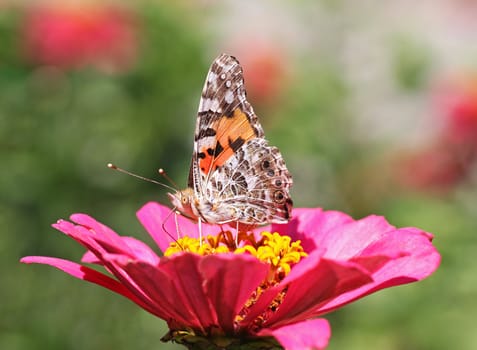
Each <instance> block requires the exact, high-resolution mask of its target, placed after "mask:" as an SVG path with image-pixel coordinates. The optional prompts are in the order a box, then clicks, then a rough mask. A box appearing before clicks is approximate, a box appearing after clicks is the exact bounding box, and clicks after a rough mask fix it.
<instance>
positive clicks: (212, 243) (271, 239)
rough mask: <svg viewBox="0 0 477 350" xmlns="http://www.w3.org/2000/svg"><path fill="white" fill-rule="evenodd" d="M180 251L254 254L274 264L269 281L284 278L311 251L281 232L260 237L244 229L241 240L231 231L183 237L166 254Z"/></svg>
mask: <svg viewBox="0 0 477 350" xmlns="http://www.w3.org/2000/svg"><path fill="white" fill-rule="evenodd" d="M179 252H190V253H195V254H200V255H210V254H220V253H230V252H233V253H235V254H251V255H253V256H255V257H256V258H257V259H258V260H260V261H263V262H265V263H267V264H269V265H270V274H269V276H268V279H267V280H268V281H269V282H272V281H274V282H279V281H281V280H282V279H283V278H284V277H285V276H286V275H288V273H289V272H290V270H291V267H292V266H293V265H294V264H296V263H298V262H299V261H300V259H301V258H303V257H305V256H306V255H307V254H306V253H305V251H304V250H303V247H302V246H301V241H299V240H298V241H295V242H292V241H291V238H290V236H286V235H280V234H279V233H277V232H274V233H270V232H262V233H261V239H260V240H258V241H257V240H256V239H255V236H254V235H253V234H252V233H244V232H240V233H239V234H238V237H237V240H236V239H235V238H234V237H233V236H232V234H231V232H230V231H226V232H221V233H220V234H218V235H217V236H212V235H208V236H207V237H206V238H203V239H202V243H201V242H200V240H199V239H198V238H191V237H182V238H179V239H178V240H177V241H175V242H172V243H171V244H170V245H169V248H167V250H166V251H165V252H164V256H172V255H174V254H176V253H179Z"/></svg>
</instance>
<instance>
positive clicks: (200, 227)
mask: <svg viewBox="0 0 477 350" xmlns="http://www.w3.org/2000/svg"><path fill="white" fill-rule="evenodd" d="M198 226H199V245H200V247H202V218H201V217H199V220H198Z"/></svg>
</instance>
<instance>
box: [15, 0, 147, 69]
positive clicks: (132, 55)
mask: <svg viewBox="0 0 477 350" xmlns="http://www.w3.org/2000/svg"><path fill="white" fill-rule="evenodd" d="M137 30H138V26H137V21H136V18H135V16H134V14H133V13H132V12H130V11H128V10H126V9H125V8H120V7H118V6H113V5H99V4H96V5H93V4H85V5H76V6H73V5H60V4H57V3H55V5H53V4H51V5H44V6H33V7H32V8H30V9H29V10H28V11H27V12H26V15H25V18H24V22H23V28H22V32H21V36H22V41H23V44H22V45H23V50H24V53H25V55H26V56H27V59H28V60H29V61H30V62H32V63H36V64H41V65H55V66H59V67H62V68H78V67H83V66H93V67H95V68H96V69H99V70H101V71H104V72H108V73H110V72H117V71H123V70H127V69H128V68H130V67H131V66H132V65H133V64H134V62H135V60H136V56H137V50H138V37H137Z"/></svg>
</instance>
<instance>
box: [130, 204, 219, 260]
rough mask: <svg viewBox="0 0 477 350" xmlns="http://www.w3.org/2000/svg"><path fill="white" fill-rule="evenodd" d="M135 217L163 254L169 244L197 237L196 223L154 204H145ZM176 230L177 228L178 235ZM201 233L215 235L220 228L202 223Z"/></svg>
mask: <svg viewBox="0 0 477 350" xmlns="http://www.w3.org/2000/svg"><path fill="white" fill-rule="evenodd" d="M136 215H137V217H138V219H139V221H140V222H141V224H142V225H143V226H144V228H145V229H146V231H147V232H148V233H149V234H150V235H151V237H152V238H153V239H154V241H155V242H156V243H157V245H158V246H159V248H160V249H161V250H162V251H163V252H164V251H165V250H166V249H167V248H168V247H169V244H170V243H171V242H174V241H176V240H177V239H178V238H180V237H182V236H189V237H196V238H197V237H199V229H198V225H197V224H196V223H194V222H192V221H191V220H189V219H187V218H184V217H183V216H181V215H177V214H174V213H173V212H172V209H170V208H168V207H165V206H162V205H160V204H158V203H156V202H149V203H146V204H145V205H144V206H143V207H142V208H141V209H139V211H138V212H137V214H136ZM176 220H177V226H176ZM177 228H179V234H178V233H177ZM202 232H203V235H204V236H207V235H208V234H213V235H215V234H217V233H219V232H220V226H219V225H208V224H204V223H202Z"/></svg>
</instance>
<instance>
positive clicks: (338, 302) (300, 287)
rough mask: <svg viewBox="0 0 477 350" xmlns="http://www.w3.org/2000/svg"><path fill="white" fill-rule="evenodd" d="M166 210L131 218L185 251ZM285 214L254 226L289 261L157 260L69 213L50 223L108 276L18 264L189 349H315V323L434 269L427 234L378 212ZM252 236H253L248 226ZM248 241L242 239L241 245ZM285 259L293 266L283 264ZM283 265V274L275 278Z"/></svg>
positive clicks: (57, 262) (227, 257) (318, 345)
mask: <svg viewBox="0 0 477 350" xmlns="http://www.w3.org/2000/svg"><path fill="white" fill-rule="evenodd" d="M169 213H170V209H169V208H166V207H163V206H161V205H158V204H157V203H148V204H146V205H145V206H144V207H143V208H141V209H140V210H139V212H138V218H139V220H140V221H141V223H142V224H143V225H144V227H145V228H146V230H147V231H148V232H149V233H150V234H151V236H152V238H153V239H154V240H155V242H156V243H157V244H158V246H159V248H160V249H161V250H162V251H163V252H164V251H169V250H168V248H169V249H171V247H172V246H174V245H175V247H176V248H177V247H178V243H180V244H182V246H181V248H183V249H185V244H186V243H185V242H186V239H185V238H184V239H179V240H177V241H175V240H174V239H173V238H171V236H170V234H171V233H175V232H176V224H175V222H174V218H171V217H169V218H168V219H166V218H167V216H168V214H169ZM293 214H294V217H293V219H292V220H291V221H290V222H289V223H288V224H285V225H271V226H270V227H265V228H261V229H260V231H269V232H278V233H280V234H281V235H282V236H280V235H278V234H275V235H274V234H270V233H266V234H264V235H267V237H269V238H270V239H271V237H272V236H273V237H278V239H280V238H281V237H290V238H291V241H292V242H295V243H290V245H289V250H288V252H289V253H290V255H287V256H286V258H284V256H285V254H283V255H281V258H282V261H281V263H284V264H283V265H281V263H280V262H279V263H278V264H276V265H274V263H271V262H270V263H265V262H264V260H263V259H261V258H260V259H259V258H257V257H258V256H260V254H258V255H255V254H253V252H254V248H252V247H251V246H247V247H246V248H244V246H242V247H241V248H239V249H237V250H240V249H243V250H246V252H244V253H242V254H237V253H231V252H229V253H215V254H209V255H200V254H195V253H190V252H179V253H173V254H170V255H169V256H167V257H166V256H164V257H159V256H158V255H157V254H156V253H155V252H154V251H153V250H152V249H151V248H149V247H148V246H146V245H145V244H144V243H142V242H140V241H138V240H136V239H134V238H131V237H124V236H119V235H118V234H116V233H115V232H113V231H112V230H111V229H110V228H108V227H106V226H104V225H103V224H101V223H99V222H97V221H95V220H94V219H93V218H91V217H89V216H87V215H84V214H74V215H72V216H71V221H73V222H74V223H71V222H68V221H64V220H60V221H58V222H57V223H56V224H54V225H53V227H55V228H56V229H58V230H60V231H61V232H63V233H65V234H66V235H68V236H70V237H72V238H73V239H75V240H76V241H78V242H79V243H81V244H82V245H84V246H85V247H86V248H87V249H88V251H87V252H86V254H85V255H84V256H83V259H82V262H83V263H95V264H99V265H102V266H103V267H104V268H105V269H106V271H107V272H108V274H103V273H100V272H98V271H96V270H93V269H91V268H89V267H87V266H84V265H80V264H77V263H74V262H71V261H68V260H63V259H59V258H52V257H40V256H30V257H24V258H23V259H22V260H21V261H22V262H24V263H40V264H47V265H52V266H54V267H57V268H59V269H61V270H63V271H65V272H66V273H68V274H70V275H72V276H74V277H77V278H80V279H83V280H86V281H89V282H93V283H96V284H99V285H101V286H103V287H105V288H108V289H110V290H112V291H114V292H116V293H119V294H121V295H123V296H125V297H127V298H129V299H131V300H132V301H133V302H135V303H136V304H138V305H139V306H140V307H142V308H143V309H145V310H147V311H149V312H150V313H152V314H154V315H156V316H157V317H160V318H162V319H164V320H166V321H167V323H168V325H169V328H170V332H169V333H168V335H166V336H165V337H164V340H171V339H172V340H175V341H177V342H180V343H183V344H185V345H187V346H189V347H190V348H198V349H201V347H192V345H191V343H190V342H189V341H190V340H191V339H192V338H191V337H193V339H194V341H195V342H197V341H198V339H202V341H204V342H205V343H204V344H208V343H207V342H209V343H215V342H217V341H220V342H222V343H221V344H226V345H225V346H224V345H223V346H224V348H227V345H230V344H237V342H239V343H240V344H242V343H244V342H247V341H249V342H250V341H252V342H258V341H261V342H263V343H264V344H268V345H270V344H272V345H273V343H274V342H275V341H278V342H279V343H280V344H281V346H283V347H284V348H286V349H289V350H290V349H291V350H295V349H296V350H298V349H311V348H313V349H323V348H325V347H326V346H327V344H328V339H329V337H330V327H329V325H328V322H327V321H326V320H325V319H322V318H316V317H319V316H322V315H324V314H326V313H328V312H331V311H333V310H335V309H337V308H340V307H342V306H343V305H345V304H348V303H350V302H352V301H353V300H356V299H359V298H361V297H363V296H365V295H367V294H370V293H373V292H375V291H378V290H380V289H383V288H387V287H392V286H396V285H400V284H405V283H410V282H415V281H418V280H421V279H423V278H425V277H427V276H429V275H430V274H431V273H432V272H433V271H434V270H435V269H436V268H437V267H438V265H439V262H440V256H439V253H438V252H437V251H436V249H435V248H434V247H433V246H432V244H431V239H432V235H431V234H429V233H427V232H423V231H421V230H419V229H417V228H395V227H393V226H391V225H390V224H389V223H388V222H387V221H386V220H385V219H384V218H383V217H379V216H369V217H366V218H364V219H361V220H353V219H352V218H351V217H349V216H348V215H346V214H343V213H341V212H337V211H323V210H321V209H305V208H302V209H295V210H294V212H293ZM177 220H178V227H179V229H180V232H181V233H187V234H188V235H189V236H191V237H197V231H198V230H197V226H196V225H195V224H193V223H191V222H190V221H188V220H187V219H184V218H182V217H178V218H177ZM163 225H164V226H163ZM164 229H165V230H166V231H167V232H168V233H169V234H168V233H166V232H164ZM202 231H203V232H204V233H206V234H217V233H220V232H221V229H220V228H219V227H218V226H210V225H203V226H202ZM253 235H255V236H258V235H259V232H258V230H257V231H256V232H254V233H253ZM253 235H249V236H247V237H248V239H249V240H250V241H253ZM285 240H287V239H285ZM298 240H301V246H300V242H299V241H298ZM209 242H212V241H209ZM277 242H278V241H277ZM275 243H276V242H275ZM275 243H273V244H275ZM206 245H207V244H206V243H203V245H201V249H203V247H204V246H206ZM272 247H274V248H276V247H277V246H273V245H272ZM290 247H292V248H290ZM260 249H261V248H257V252H259V251H260ZM283 249H284V248H283ZM278 250H280V253H279V254H282V253H283V251H282V248H280V249H278ZM166 255H167V254H166ZM300 256H301V258H300ZM262 257H263V256H262ZM273 258H276V256H274V257H273ZM291 258H296V260H295V261H296V263H294V264H291V265H287V264H286V262H289V261H290V259H291ZM270 261H275V260H273V259H272V260H270ZM275 262H276V261H275ZM271 266H274V267H275V268H274V269H271ZM286 266H288V267H290V266H291V269H290V270H289V272H288V273H283V271H284V270H286ZM282 267H284V268H283V269H282ZM272 270H273V271H274V272H275V273H278V272H280V276H281V279H280V280H278V281H277V280H274V282H273V283H269V281H270V276H271V271H272ZM110 275H113V276H114V277H115V278H113V277H111V276H110ZM272 276H277V274H275V275H273V274H272ZM273 278H274V277H272V279H273ZM264 281H265V282H264ZM225 339H227V340H225ZM223 342H225V343H223ZM199 343H200V342H199ZM194 344H195V345H194V346H197V343H194ZM200 344H201V343H200ZM200 344H199V345H200ZM263 346H264V347H263V348H266V346H267V345H263ZM270 346H271V345H270ZM204 348H206V347H205V345H204Z"/></svg>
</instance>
